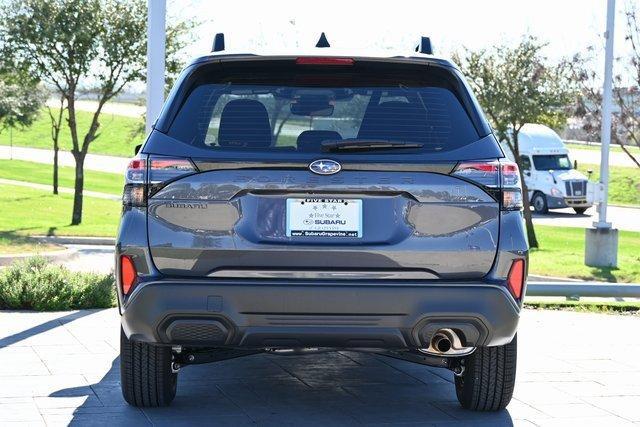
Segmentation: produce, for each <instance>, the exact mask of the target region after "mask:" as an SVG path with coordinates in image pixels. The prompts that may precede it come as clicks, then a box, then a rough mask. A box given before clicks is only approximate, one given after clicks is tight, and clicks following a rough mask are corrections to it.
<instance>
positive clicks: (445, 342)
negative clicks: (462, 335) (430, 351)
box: [431, 333, 452, 353]
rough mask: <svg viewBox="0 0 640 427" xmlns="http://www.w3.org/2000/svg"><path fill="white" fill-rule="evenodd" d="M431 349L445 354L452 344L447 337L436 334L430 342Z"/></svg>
mask: <svg viewBox="0 0 640 427" xmlns="http://www.w3.org/2000/svg"><path fill="white" fill-rule="evenodd" d="M431 347H433V348H434V349H436V350H438V351H439V352H440V353H446V352H448V351H449V350H451V347H452V343H451V340H450V339H449V337H448V336H446V335H445V334H443V333H437V334H435V335H434V336H433V338H432V340H431Z"/></svg>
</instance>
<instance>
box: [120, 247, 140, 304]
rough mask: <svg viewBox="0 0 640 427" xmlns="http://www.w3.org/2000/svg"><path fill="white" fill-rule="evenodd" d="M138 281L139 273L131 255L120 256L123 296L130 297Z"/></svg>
mask: <svg viewBox="0 0 640 427" xmlns="http://www.w3.org/2000/svg"><path fill="white" fill-rule="evenodd" d="M137 281H138V273H137V272H136V266H135V265H134V264H133V259H132V258H131V257H130V256H129V255H120V286H121V287H122V294H123V295H128V294H129V292H131V288H133V286H134V285H135V284H136V282H137Z"/></svg>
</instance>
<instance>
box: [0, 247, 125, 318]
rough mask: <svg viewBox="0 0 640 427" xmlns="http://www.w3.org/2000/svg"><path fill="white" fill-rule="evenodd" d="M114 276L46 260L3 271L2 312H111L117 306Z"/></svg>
mask: <svg viewBox="0 0 640 427" xmlns="http://www.w3.org/2000/svg"><path fill="white" fill-rule="evenodd" d="M113 283H114V279H113V275H112V274H107V275H104V274H93V273H79V272H76V271H70V270H68V269H67V268H65V267H62V266H58V265H53V264H51V263H49V261H47V260H46V259H44V258H42V257H32V258H28V259H26V260H24V261H18V262H15V263H13V264H12V265H11V266H9V267H8V268H6V269H5V270H3V271H0V309H27V310H39V311H55V310H78V309H83V308H107V307H113V306H114V305H115V288H114V284H113Z"/></svg>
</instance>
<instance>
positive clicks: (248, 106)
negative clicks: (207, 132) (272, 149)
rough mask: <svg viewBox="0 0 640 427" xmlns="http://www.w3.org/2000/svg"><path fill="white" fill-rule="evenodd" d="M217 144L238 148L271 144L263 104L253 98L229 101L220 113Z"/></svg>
mask: <svg viewBox="0 0 640 427" xmlns="http://www.w3.org/2000/svg"><path fill="white" fill-rule="evenodd" d="M218 144H220V146H221V147H239V148H243V147H247V148H248V147H252V148H256V147H257V148H260V147H262V148H264V147H269V146H271V124H270V123H269V114H268V113H267V109H266V108H265V107H264V105H262V103H260V102H258V101H255V100H253V99H235V100H233V101H229V102H228V103H227V105H225V106H224V110H222V114H221V115H220V129H219V130H218Z"/></svg>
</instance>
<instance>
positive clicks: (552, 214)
mask: <svg viewBox="0 0 640 427" xmlns="http://www.w3.org/2000/svg"><path fill="white" fill-rule="evenodd" d="M596 221H598V212H597V211H596V208H595V207H591V208H589V209H588V210H587V211H586V212H585V213H584V214H582V215H578V214H576V213H575V211H574V210H573V209H571V208H567V209H554V210H551V211H549V213H548V214H546V215H540V214H536V213H534V214H533V223H534V224H540V225H553V226H558V227H580V228H589V227H591V226H592V225H593V222H596ZM607 221H608V222H611V223H612V224H613V227H614V228H617V229H619V230H629V231H640V208H628V207H621V206H609V207H608V208H607Z"/></svg>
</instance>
